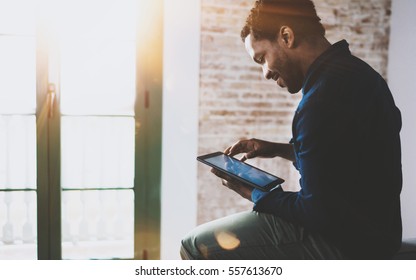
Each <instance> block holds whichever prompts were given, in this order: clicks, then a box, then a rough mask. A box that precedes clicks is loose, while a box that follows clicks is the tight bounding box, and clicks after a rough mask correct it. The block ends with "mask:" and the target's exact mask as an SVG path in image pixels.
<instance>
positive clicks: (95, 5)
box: [53, 0, 137, 41]
mask: <svg viewBox="0 0 416 280" xmlns="http://www.w3.org/2000/svg"><path fill="white" fill-rule="evenodd" d="M53 2H55V3H56V4H55V5H56V7H57V8H58V12H57V15H58V30H59V33H60V35H61V36H65V37H82V38H111V39H115V40H120V39H121V40H132V41H133V40H135V39H136V15H137V0H106V1H102V0H88V1H85V0H71V1H67V0H58V1H57V0H53ZM58 3H59V4H58ZM74 19H76V20H74Z"/></svg>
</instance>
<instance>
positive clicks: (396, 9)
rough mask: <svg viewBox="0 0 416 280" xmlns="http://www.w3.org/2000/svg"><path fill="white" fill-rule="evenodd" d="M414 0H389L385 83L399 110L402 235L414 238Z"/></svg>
mask: <svg viewBox="0 0 416 280" xmlns="http://www.w3.org/2000/svg"><path fill="white" fill-rule="evenodd" d="M415 12H416V1H414V0H393V1H392V18H391V36H390V48H389V66H388V82H389V85H390V89H391V91H392V92H393V95H394V98H395V100H396V104H397V106H398V107H399V108H400V110H401V112H402V118H403V128H402V132H401V139H402V165H403V191H402V196H401V198H402V217H403V237H404V238H406V237H416V219H415V215H416V93H415V92H416V17H415Z"/></svg>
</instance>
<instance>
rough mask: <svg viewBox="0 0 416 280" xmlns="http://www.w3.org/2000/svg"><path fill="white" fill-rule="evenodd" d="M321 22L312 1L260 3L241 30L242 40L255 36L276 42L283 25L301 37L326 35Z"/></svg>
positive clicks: (260, 0) (284, 0)
mask: <svg viewBox="0 0 416 280" xmlns="http://www.w3.org/2000/svg"><path fill="white" fill-rule="evenodd" d="M320 21H321V19H320V18H319V17H318V15H317V14H316V10H315V5H314V4H313V2H312V1H311V0H258V1H256V2H255V4H254V7H253V8H252V9H251V11H250V14H249V16H248V17H247V20H246V24H245V26H244V27H243V29H242V30H241V39H242V40H243V41H244V40H245V38H246V37H247V36H248V35H249V34H252V36H253V37H254V38H255V39H256V40H260V39H268V40H270V41H273V40H275V39H276V38H277V34H278V31H279V30H280V28H281V27H282V26H283V25H287V26H289V27H290V28H292V30H293V32H294V33H295V34H296V35H297V36H298V38H305V37H312V36H318V35H319V36H324V35H325V29H324V27H323V26H322V24H321V22H320Z"/></svg>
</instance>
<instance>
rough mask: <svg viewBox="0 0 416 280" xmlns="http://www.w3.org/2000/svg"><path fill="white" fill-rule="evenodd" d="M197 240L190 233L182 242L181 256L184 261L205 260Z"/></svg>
mask: <svg viewBox="0 0 416 280" xmlns="http://www.w3.org/2000/svg"><path fill="white" fill-rule="evenodd" d="M195 240H196V238H195V236H194V235H193V234H192V233H188V234H187V235H186V236H185V237H184V238H183V239H182V241H181V249H180V255H181V258H182V259H183V260H196V259H203V257H202V256H201V254H200V252H199V250H198V248H197V245H196V242H195Z"/></svg>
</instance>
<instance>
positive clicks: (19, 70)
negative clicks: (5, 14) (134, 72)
mask: <svg viewBox="0 0 416 280" xmlns="http://www.w3.org/2000/svg"><path fill="white" fill-rule="evenodd" d="M0 18H1V15H0ZM35 112H36V46H35V39H34V38H32V37H17V36H16V37H14V36H1V35H0V114H35Z"/></svg>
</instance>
